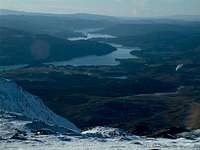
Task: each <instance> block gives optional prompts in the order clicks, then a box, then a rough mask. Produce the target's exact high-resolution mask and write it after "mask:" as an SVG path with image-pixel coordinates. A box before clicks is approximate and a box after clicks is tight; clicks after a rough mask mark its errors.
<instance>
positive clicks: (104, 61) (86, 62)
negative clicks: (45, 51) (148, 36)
mask: <svg viewBox="0 0 200 150" xmlns="http://www.w3.org/2000/svg"><path fill="white" fill-rule="evenodd" d="M110 45H112V46H114V47H116V48H117V50H116V51H114V52H112V53H110V54H107V55H102V56H95V55H92V56H86V57H80V58H75V59H71V60H69V61H59V62H51V63H48V64H53V65H55V66H66V65H72V66H100V65H118V64H119V63H120V62H119V61H117V60H116V59H129V58H133V59H137V58H138V57H137V56H134V55H132V54H130V52H131V51H134V50H138V48H126V47H123V46H122V45H116V44H110Z"/></svg>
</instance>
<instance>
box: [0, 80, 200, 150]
mask: <svg viewBox="0 0 200 150" xmlns="http://www.w3.org/2000/svg"><path fill="white" fill-rule="evenodd" d="M62 129H67V130H70V131H73V132H58V131H66V130H62ZM74 133H75V134H74ZM77 133H80V130H79V129H78V128H77V127H76V126H75V125H74V124H72V123H71V122H69V121H67V120H65V119H64V118H62V117H60V116H58V115H56V114H54V113H53V112H52V111H50V110H49V109H48V108H47V107H46V106H45V105H44V104H43V102H42V100H41V99H39V98H38V97H35V96H33V95H31V94H30V93H28V92H26V91H24V90H23V89H22V88H20V87H19V86H18V85H17V84H16V83H15V82H13V81H10V80H5V79H1V80H0V150H16V149H17V150H85V149H88V150H102V149H104V150H116V149H117V150H149V149H161V150H169V149H170V150H188V149H191V150H200V131H199V130H196V131H193V132H189V133H182V134H179V135H178V137H179V138H178V139H163V138H146V137H139V136H135V135H131V134H128V133H127V132H125V131H123V130H121V129H116V128H109V127H96V128H93V129H89V130H87V131H83V132H82V133H81V134H77Z"/></svg>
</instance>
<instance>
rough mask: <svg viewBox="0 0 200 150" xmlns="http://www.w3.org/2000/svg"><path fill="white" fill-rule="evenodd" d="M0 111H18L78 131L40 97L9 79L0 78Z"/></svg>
mask: <svg viewBox="0 0 200 150" xmlns="http://www.w3.org/2000/svg"><path fill="white" fill-rule="evenodd" d="M0 111H4V112H13V113H19V114H22V115H24V116H26V117H27V118H29V119H31V120H39V121H42V122H44V123H46V124H48V125H51V126H58V127H62V128H66V129H68V130H70V131H73V132H75V133H80V130H79V129H78V128H77V127H76V126H75V125H74V124H73V123H71V122H69V121H68V120H66V119H64V118H62V117H60V116H58V115H56V114H55V113H53V112H52V111H51V110H50V109H49V108H47V107H46V106H45V105H44V104H43V102H42V100H41V99H39V98H38V97H36V96H33V95H31V94H30V93H28V92H26V91H24V90H23V89H22V88H21V87H19V86H18V85H17V84H16V83H15V82H14V81H11V80H7V79H0Z"/></svg>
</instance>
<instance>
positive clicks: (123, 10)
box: [0, 0, 200, 16]
mask: <svg viewBox="0 0 200 150" xmlns="http://www.w3.org/2000/svg"><path fill="white" fill-rule="evenodd" d="M0 8H4V9H13V10H25V11H37V12H51V13H95V14H106V15H114V16H168V15H177V14H178V15H180V14H186V15H191V14H195V15H200V0H0Z"/></svg>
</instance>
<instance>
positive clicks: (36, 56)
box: [0, 28, 116, 65]
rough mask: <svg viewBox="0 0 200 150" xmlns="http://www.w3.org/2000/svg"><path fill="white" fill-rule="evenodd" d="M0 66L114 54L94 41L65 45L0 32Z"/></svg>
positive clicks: (47, 38) (59, 41)
mask: <svg viewBox="0 0 200 150" xmlns="http://www.w3.org/2000/svg"><path fill="white" fill-rule="evenodd" d="M0 50H1V51H0V65H16V64H27V63H29V64H30V63H38V62H49V61H64V60H69V59H72V58H75V57H81V56H88V55H104V54H107V53H110V52H112V51H114V50H116V49H115V48H114V47H112V46H110V45H108V44H103V43H99V42H95V41H85V40H83V41H73V42H72V41H68V40H66V39H60V38H57V37H53V36H49V35H45V34H31V33H28V32H24V31H19V30H14V29H9V28H0Z"/></svg>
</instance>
